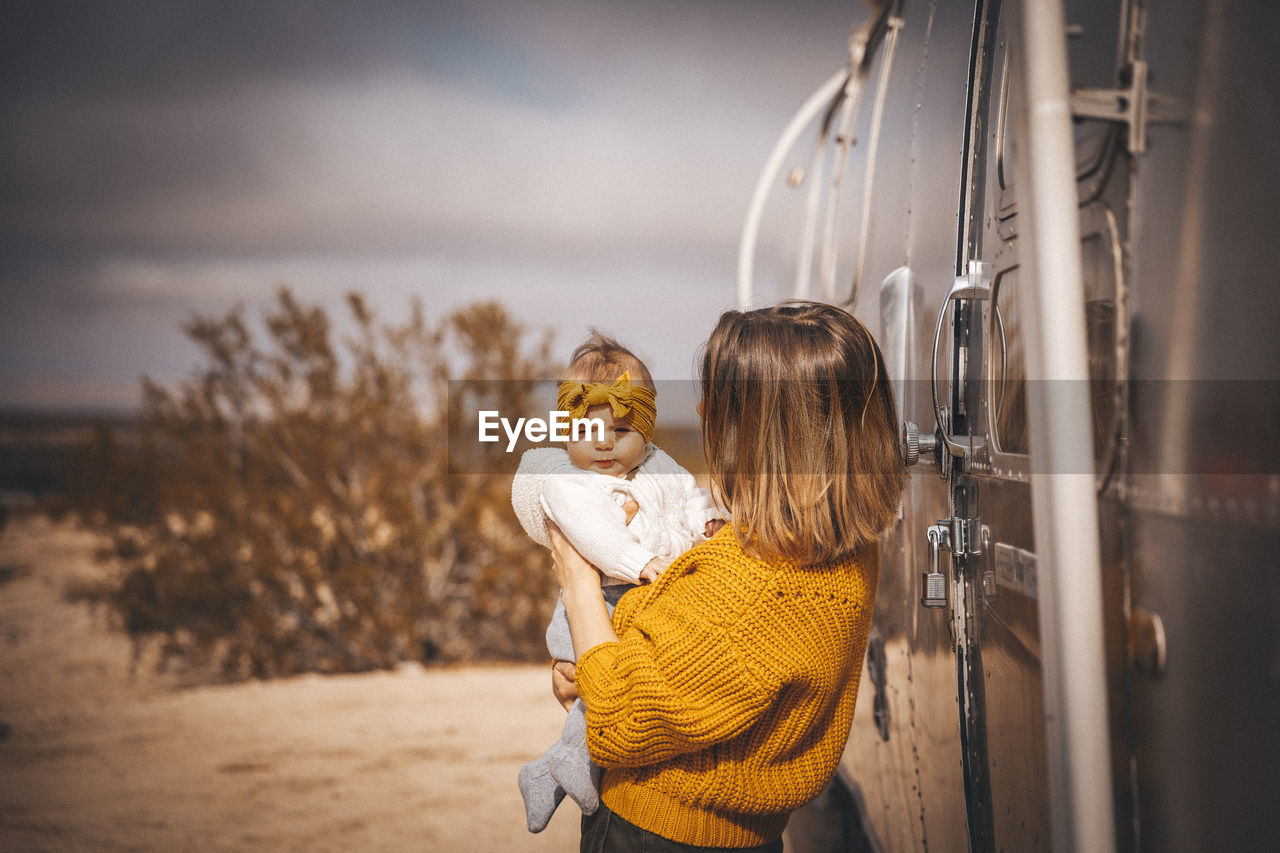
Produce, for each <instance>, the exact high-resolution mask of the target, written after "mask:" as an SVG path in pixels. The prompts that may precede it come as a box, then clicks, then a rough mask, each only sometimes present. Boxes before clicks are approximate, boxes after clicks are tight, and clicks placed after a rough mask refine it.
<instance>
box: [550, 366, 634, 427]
mask: <svg viewBox="0 0 1280 853" xmlns="http://www.w3.org/2000/svg"><path fill="white" fill-rule="evenodd" d="M656 400H657V395H656V394H654V393H653V392H652V391H650V390H649V389H648V388H645V387H644V386H643V385H632V384H631V374H630V373H623V374H622V375H621V376H619V377H618V378H617V379H615V380H614V381H613V382H612V383H609V382H574V381H568V382H561V383H560V387H559V389H557V394H556V406H557V408H559V409H560V410H561V411H562V412H568V413H569V417H571V418H574V419H575V420H576V419H578V418H585V417H586V416H587V410H588V409H590V408H591V407H592V406H603V405H608V406H609V408H610V410H611V411H612V412H613V417H614V418H615V419H621V418H628V419H629V420H630V421H631V426H633V427H635V430H636V432H638V433H640V435H641V437H643V438H644V440H645V441H651V440H652V439H653V423H654V420H655V419H656V418H657V416H658V406H657V403H656Z"/></svg>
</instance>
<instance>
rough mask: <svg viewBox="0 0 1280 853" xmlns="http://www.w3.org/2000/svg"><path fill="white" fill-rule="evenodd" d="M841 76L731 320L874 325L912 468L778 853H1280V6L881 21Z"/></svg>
mask: <svg viewBox="0 0 1280 853" xmlns="http://www.w3.org/2000/svg"><path fill="white" fill-rule="evenodd" d="M845 59H846V58H845V57H833V72H835V73H834V74H833V76H832V78H831V79H830V80H829V81H827V83H825V84H824V85H822V86H821V87H820V89H819V90H818V92H817V93H815V95H814V96H813V97H812V98H810V100H809V102H808V103H806V104H805V105H804V106H803V107H802V109H801V110H800V112H799V113H798V114H797V117H796V119H795V121H794V122H793V123H792V125H791V126H789V127H788V128H786V130H785V131H784V133H783V138H782V139H781V140H780V142H779V145H778V148H777V149H776V150H775V152H774V155H773V156H772V157H771V158H770V160H769V162H768V164H767V166H766V169H765V174H764V175H763V176H762V178H761V182H760V184H759V186H758V187H757V190H756V195H755V198H754V200H753V204H752V207H751V210H750V211H749V213H748V217H747V222H746V225H745V227H744V236H743V244H742V252H741V257H740V270H739V296H740V301H741V302H742V303H743V304H744V305H750V304H753V303H765V302H772V301H774V300H775V299H776V297H777V296H785V295H798V296H803V297H808V298H818V299H824V300H826V301H830V302H833V303H836V304H841V305H844V306H845V307H848V308H849V309H850V310H852V311H853V312H854V313H855V314H856V315H858V316H859V317H860V318H862V319H863V320H864V322H866V323H867V324H868V326H869V327H870V328H872V329H873V330H877V331H878V336H879V341H880V343H881V345H882V348H883V350H884V353H885V357H886V360H887V361H888V362H889V366H890V368H891V375H892V376H893V377H894V379H895V384H896V390H897V392H898V401H899V407H900V410H901V414H902V417H903V420H904V426H903V436H904V437H903V444H904V453H905V455H906V458H907V461H908V464H913V465H914V467H913V468H912V469H911V471H912V475H911V478H910V483H909V487H908V494H907V496H906V498H905V500H904V503H903V506H902V512H901V519H900V520H899V522H898V523H897V525H896V526H895V527H894V528H893V529H891V530H890V531H888V532H887V533H886V534H885V536H884V538H883V541H882V548H881V555H882V556H881V570H880V586H879V591H878V599H877V604H876V620H875V629H874V632H873V636H872V639H871V643H870V646H869V651H868V660H867V662H866V668H865V669H864V673H863V681H862V686H861V691H860V695H859V702H858V709H857V715H856V719H855V721H854V725H853V731H852V733H851V735H850V739H849V743H848V747H847V749H846V751H845V754H844V757H843V759H842V762H841V765H840V772H839V774H838V780H837V783H835V784H834V785H833V787H832V788H831V789H829V790H828V792H826V794H824V797H823V798H822V799H821V800H820V801H819V802H818V803H816V804H815V805H814V807H813V808H811V809H810V810H808V811H807V812H802V813H801V814H799V815H797V817H796V818H795V820H794V821H793V826H792V828H791V829H790V830H789V844H790V849H791V850H795V851H804V850H814V849H822V847H823V844H826V845H827V847H828V848H830V847H833V846H834V847H835V849H843V848H842V847H841V846H840V845H845V846H849V845H853V846H854V847H855V848H857V849H873V850H887V851H906V850H930V851H948V850H966V849H968V850H975V851H987V850H990V851H996V850H1004V851H1029V850H1050V849H1055V850H1079V851H1089V853H1093V851H1108V850H1153V851H1157V850H1158V851H1164V850H1186V851H1204V850H1231V851H1236V850H1274V849H1280V808H1277V802H1278V801H1280V783H1278V782H1277V779H1280V557H1278V555H1280V381H1278V380H1280V280H1278V278H1280V275H1278V274H1277V272H1276V271H1277V270H1278V269H1280V228H1278V227H1277V226H1278V225H1280V178H1277V172H1276V168H1277V166H1278V165H1280V94H1278V93H1280V10H1278V9H1277V5H1276V4H1271V3H1265V2H1226V1H1225V0H1207V2H1206V0H1167V2H1155V0H1151V2H1147V0H1112V2H1086V1H1085V0H1067V2H1065V3H1063V2H1060V0H1055V2H1041V0H1003V2H1001V0H985V1H984V0H975V2H962V1H961V0H947V2H932V3H930V2H924V0H887V2H878V3H868V4H867V5H866V7H865V18H864V19H863V20H859V21H857V22H855V25H854V28H853V36H852V38H851V40H850V52H849V56H848V57H847V64H846V65H845V66H844V67H840V65H841V62H842V61H843V60H845ZM798 100H799V99H798ZM815 136H816V141H815ZM824 814H825V815H826V816H828V817H831V818H834V819H835V822H834V823H833V824H829V825H824V824H823V823H822V820H821V819H820V817H818V816H820V815H824ZM824 837H825V838H826V839H828V840H827V842H820V841H818V839H820V838H824Z"/></svg>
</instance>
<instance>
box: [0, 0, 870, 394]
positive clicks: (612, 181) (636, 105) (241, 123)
mask: <svg viewBox="0 0 1280 853" xmlns="http://www.w3.org/2000/svg"><path fill="white" fill-rule="evenodd" d="M860 14H863V12H862V11H861V10H860V9H856V8H855V9H853V10H850V9H849V8H848V6H847V4H834V3H831V4H816V3H815V4H809V5H808V6H804V5H802V6H800V7H795V6H789V7H788V8H787V9H785V10H784V9H780V8H776V7H775V4H772V3H766V2H759V3H729V2H714V3H675V2H662V3H638V2H632V3H624V2H616V3H599V2H597V3H565V2H554V3H521V4H511V3H493V2H487V3H451V4H450V3H440V4H422V3H416V2H372V3H364V4H352V3H347V2H307V3H291V2H274V3H272V2H261V0H256V1H255V2H225V1H224V2H195V3H182V4H174V3H170V2H164V1H163V0H156V2H126V3H115V4H101V3H96V2H93V3H90V2H82V3H66V2H41V3H30V4H4V6H3V9H2V10H0V110H2V111H0V284H2V285H3V289H2V290H0V305H3V306H4V309H5V314H6V316H5V318H4V319H3V320H0V333H3V334H5V336H6V339H7V340H9V341H13V342H14V343H12V344H10V345H9V348H8V351H7V352H6V354H5V355H4V363H3V364H0V374H3V373H5V372H8V373H9V374H10V375H13V376H17V371H18V370H19V368H22V369H27V368H29V367H30V365H33V364H38V363H41V362H42V360H43V361H44V362H46V363H56V364H60V365H63V366H64V367H65V373H66V375H67V376H68V377H70V376H71V375H72V374H73V373H75V370H76V369H77V368H76V365H77V364H83V363H96V364H99V365H102V364H112V365H119V366H120V367H119V369H120V370H121V371H123V370H125V368H126V367H127V366H129V365H135V366H137V367H138V369H137V370H136V371H134V372H135V373H136V372H155V368H156V367H157V366H158V365H159V366H163V367H164V368H166V369H169V368H170V366H171V365H172V363H173V362H174V360H175V359H176V358H177V357H178V356H177V355H176V353H177V350H176V349H175V346H176V345H175V344H173V343H172V341H173V339H174V335H173V334H171V333H168V332H166V333H165V334H163V335H157V336H156V340H157V341H160V340H161V339H163V340H165V341H168V343H165V344H163V345H161V344H160V343H157V344H156V349H155V352H154V354H150V353H149V352H145V351H140V350H139V348H138V346H137V345H136V343H133V342H136V340H138V338H137V335H138V334H140V332H141V329H142V327H143V326H145V325H146V324H147V323H153V322H167V323H169V324H170V326H172V327H175V328H176V322H177V320H178V319H181V318H182V317H185V316H186V315H187V314H189V313H190V311H191V310H207V309H209V308H211V307H215V306H219V305H222V306H226V307H229V306H230V305H232V304H234V303H235V302H236V301H241V302H245V303H248V304H257V303H258V302H260V301H261V300H263V299H264V298H265V297H266V295H267V294H269V293H270V291H271V289H272V288H273V287H274V286H275V285H276V284H277V283H279V282H280V281H281V280H288V281H291V282H292V283H293V284H295V285H296V286H297V287H298V288H299V290H300V291H301V292H303V294H304V295H307V294H314V295H315V297H316V298H317V299H324V300H328V299H336V298H337V297H336V294H338V293H340V292H341V290H342V289H345V288H346V287H353V286H358V287H360V288H361V289H365V290H366V291H369V292H372V293H374V294H375V295H376V294H377V293H382V294H384V295H395V296H397V297H399V296H401V295H403V294H406V293H408V292H423V291H426V292H432V293H435V294H438V296H439V297H440V301H442V302H460V301H465V300H466V299H468V298H472V297H474V296H478V295H485V294H491V295H494V296H497V297H499V298H510V299H512V300H516V301H518V300H520V299H522V298H523V299H528V295H529V293H530V292H531V289H530V286H529V283H531V282H537V283H540V284H541V285H542V286H543V287H545V288H547V290H543V291H540V292H539V296H538V298H539V299H549V300H559V301H560V302H562V303H564V304H565V305H566V306H567V307H574V306H580V313H581V320H580V322H578V323H576V325H575V328H576V326H581V327H582V328H585V326H587V325H591V324H593V323H595V324H599V323H600V322H601V321H600V320H599V319H598V318H596V317H595V316H593V314H592V312H593V311H595V310H597V309H596V307H595V305H594V304H592V303H591V302H589V301H587V300H583V299H582V298H581V294H589V293H593V292H600V293H603V294H605V295H606V297H607V299H606V302H609V301H611V302H612V303H614V304H628V305H629V306H630V312H631V313H632V314H633V315H634V314H635V313H636V312H640V313H641V314H644V313H645V312H650V313H652V314H653V315H654V316H657V317H663V316H665V315H666V314H667V313H668V311H667V309H666V308H665V307H664V306H663V305H662V304H661V302H660V301H659V300H660V299H662V298H663V297H664V295H670V296H671V297H672V298H680V296H681V294H682V293H683V295H684V298H686V299H688V298H689V297H688V293H689V292H690V289H691V285H693V284H694V282H696V286H698V287H715V288H716V295H715V296H714V297H711V296H709V295H704V296H701V297H699V298H698V299H694V300H692V302H694V303H696V304H697V306H699V307H698V311H699V312H701V313H696V314H694V315H693V316H696V317H697V320H698V322H701V323H702V324H703V325H705V326H706V327H707V328H709V325H710V319H709V318H713V317H714V312H715V311H717V310H719V308H720V307H723V306H724V305H727V304H728V303H729V302H730V301H731V300H732V284H731V282H732V275H733V271H732V262H733V251H734V247H735V244H736V240H737V235H738V229H739V228H740V224H741V217H742V214H743V212H744V210H745V206H746V202H747V199H748V196H749V194H750V191H751V187H752V184H753V182H754V179H755V177H756V174H757V171H758V169H759V168H760V166H761V165H762V164H763V161H764V158H765V156H766V154H767V152H768V149H769V146H770V145H771V144H772V141H773V138H774V136H775V135H776V133H777V132H778V131H779V130H780V129H781V126H782V124H783V123H785V121H786V119H787V118H788V117H789V115H790V112H791V111H792V110H793V109H795V107H796V106H797V105H798V104H799V102H800V101H801V100H803V98H804V97H806V96H807V94H808V92H809V90H810V89H811V88H812V87H813V86H815V85H816V84H817V83H818V82H819V81H820V80H821V79H822V78H823V77H825V76H826V75H827V74H828V73H830V71H831V70H832V68H834V67H837V66H838V65H839V64H840V63H841V62H842V61H843V48H844V40H845V37H846V35H847V32H848V27H849V25H850V23H851V22H852V17H853V16H855V15H860ZM510 279H516V280H517V281H515V282H510V281H509V280H510ZM520 279H523V284H524V285H525V286H523V287H521V286H519V285H520V284H521V282H520V281H519V280H520ZM341 282H345V284H342V283H341ZM552 291H554V292H552ZM644 293H653V294H655V295H654V296H653V297H652V299H653V301H652V302H645V301H644V300H643V299H636V298H635V297H636V294H644ZM532 313H536V312H532ZM113 318H114V319H113ZM634 322H637V323H639V325H640V326H641V327H645V328H646V329H647V325H646V324H647V321H645V320H643V319H637V320H634ZM76 324H79V325H78V326H77V325H76ZM648 325H652V326H653V327H654V329H653V330H654V331H655V332H658V333H660V332H661V323H653V324H648ZM19 328H27V329H34V330H36V331H30V332H28V333H26V334H25V335H19V336H18V337H16V338H15V337H9V335H10V334H18V332H17V330H18V329H19ZM88 328H93V329H95V330H96V331H94V333H93V334H92V335H88V334H86V335H83V336H80V338H77V337H76V335H75V334H74V333H75V331H76V330H77V329H88ZM112 329H117V330H118V331H117V332H114V333H113V331H112ZM646 333H647V332H646ZM113 334H116V335H118V336H119V337H120V340H113ZM126 335H128V336H130V337H129V339H128V341H125V336H126ZM52 340H59V341H70V342H71V346H72V348H73V349H74V350H75V352H73V353H72V354H70V355H67V354H65V353H64V354H59V355H57V356H56V357H51V356H49V355H48V354H47V353H45V351H44V348H45V347H47V346H48V342H49V341H52ZM698 342H699V341H696V340H695V341H689V342H688V343H687V347H688V349H689V350H690V351H691V350H692V348H693V347H695V346H696V344H697V343H698ZM681 345H682V346H684V345H685V344H684V343H683V342H682V344H681ZM0 402H4V401H3V400H2V399H0Z"/></svg>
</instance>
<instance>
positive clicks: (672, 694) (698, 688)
mask: <svg viewBox="0 0 1280 853" xmlns="http://www.w3.org/2000/svg"><path fill="white" fill-rule="evenodd" d="M687 559H688V558H687V557H686V558H682V560H686V561H687ZM679 565H680V564H679V563H677V564H676V570H677V573H680V572H679V568H678V567H679ZM668 572H669V573H670V572H672V570H671V569H668ZM658 585H662V586H663V587H665V588H663V589H658V588H656V587H657V586H658ZM645 592H646V593H651V595H646V596H645V599H646V601H645V606H644V609H643V611H642V612H640V613H638V614H637V615H636V616H635V618H634V620H633V621H631V622H630V624H628V625H626V626H625V628H623V630H621V631H620V636H619V639H618V641H617V642H612V643H602V644H600V645H597V646H595V647H593V648H591V649H589V650H588V651H587V652H586V654H584V655H582V656H581V657H580V658H579V660H578V669H577V685H578V689H579V691H580V693H581V695H582V698H583V701H584V703H585V705H586V708H587V742H588V745H589V747H590V750H591V757H592V759H593V760H594V761H595V762H596V763H597V764H600V765H601V766H603V767H638V766H643V765H646V764H653V763H656V762H660V761H666V760H668V759H670V758H673V757H675V756H678V755H682V754H686V753H693V752H700V751H703V750H706V749H707V747H709V746H711V745H713V744H717V743H722V742H724V741H727V740H730V739H732V738H734V737H735V736H737V735H738V734H740V733H741V732H743V731H744V730H745V729H747V728H748V727H749V726H751V725H752V724H753V723H754V722H756V721H757V720H759V719H760V717H761V716H762V715H763V714H764V713H765V712H766V710H767V709H768V708H769V706H770V705H771V703H772V701H773V698H774V696H775V694H776V692H777V690H778V688H777V687H776V686H775V687H770V686H769V681H768V679H767V678H765V677H763V674H762V673H760V672H758V671H756V670H755V669H754V668H753V667H752V666H751V664H750V663H749V661H748V660H747V658H746V657H745V656H744V655H743V654H742V649H741V645H740V644H739V643H738V642H735V640H734V639H733V636H734V631H733V626H732V625H731V624H726V622H725V619H726V618H727V619H730V620H732V619H733V612H732V611H733V609H734V608H733V607H732V606H731V605H730V606H729V607H728V608H727V609H726V608H725V606H724V605H725V604H726V601H725V598H724V596H723V595H715V594H714V593H713V594H711V595H708V594H707V593H708V592H710V591H709V590H708V589H706V588H705V586H704V584H703V582H702V581H701V579H700V578H699V577H698V576H697V573H696V572H685V573H683V576H681V577H678V578H675V579H674V582H671V581H669V576H668V575H664V576H663V578H661V579H660V580H659V581H658V584H655V586H654V587H649V588H646V589H645ZM625 603H626V602H624V604H625Z"/></svg>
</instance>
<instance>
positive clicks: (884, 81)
mask: <svg viewBox="0 0 1280 853" xmlns="http://www.w3.org/2000/svg"><path fill="white" fill-rule="evenodd" d="M902 25H903V21H902V19H901V18H899V17H891V18H889V21H888V24H887V26H888V35H886V36H885V45H884V59H883V60H882V61H881V63H880V80H879V82H878V83H877V84H876V100H875V106H874V107H873V108H872V110H871V126H870V128H869V129H868V130H867V165H866V169H865V170H864V174H865V177H864V179H863V182H862V218H861V219H860V220H859V222H858V230H859V234H858V255H857V259H856V261H855V262H854V263H855V264H856V265H855V267H854V273H853V281H852V282H851V283H850V286H849V293H848V295H847V296H845V298H844V299H843V300H842V301H841V303H840V304H841V305H843V306H844V307H846V308H848V309H849V310H851V311H852V310H853V307H854V304H855V303H856V302H857V301H858V289H859V287H860V286H861V285H862V274H863V272H864V271H865V269H866V264H867V241H868V240H869V239H870V236H871V195H872V192H873V190H874V188H875V176H876V154H877V153H878V151H879V147H880V125H881V124H882V123H883V119H884V102H885V98H886V96H887V95H888V91H889V71H890V70H891V69H892V68H893V55H894V53H895V52H896V51H897V47H898V32H899V31H900V30H901V29H902ZM833 279H834V275H833Z"/></svg>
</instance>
